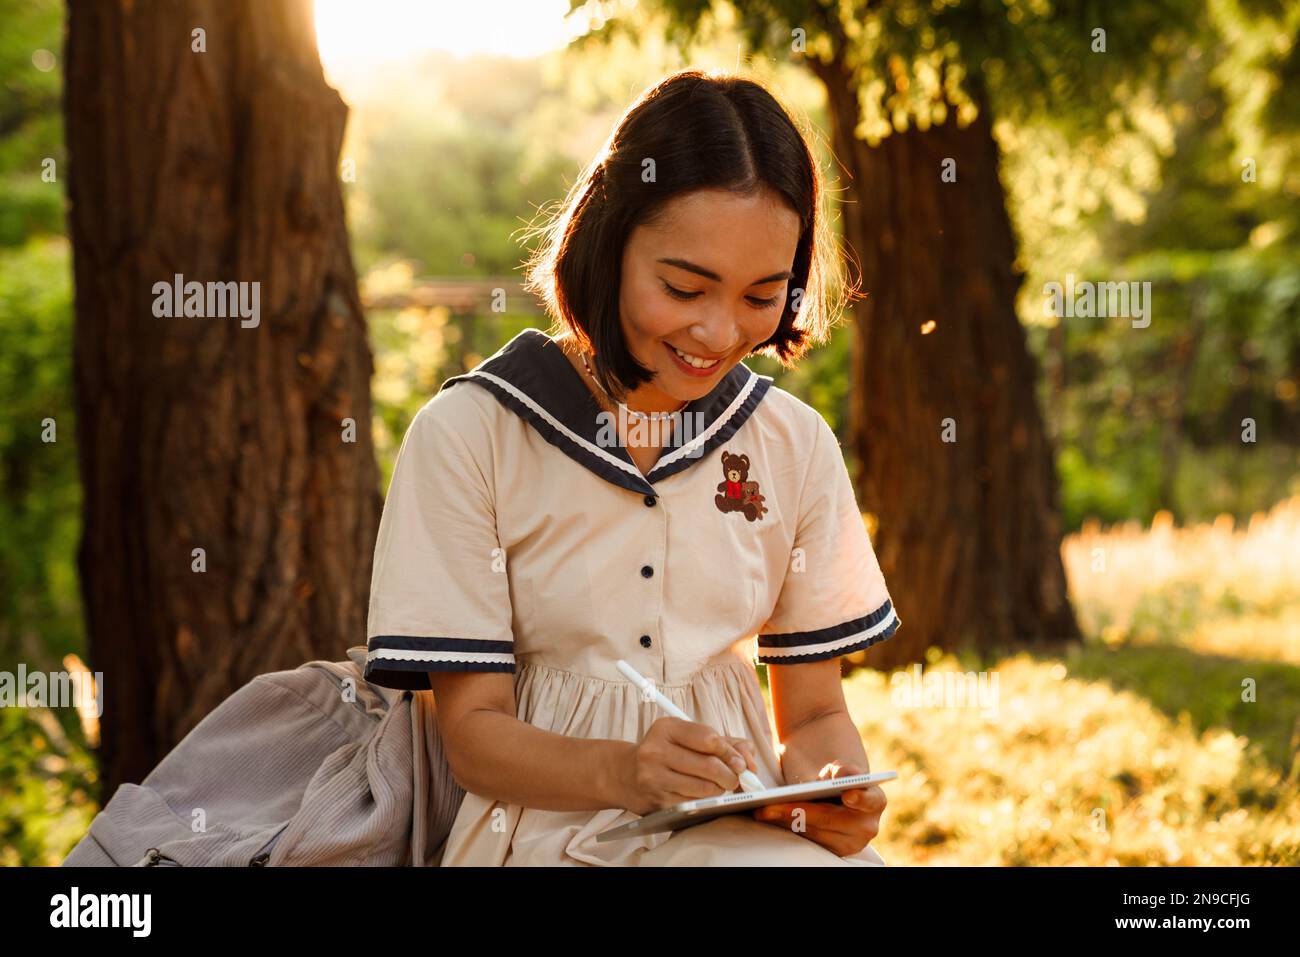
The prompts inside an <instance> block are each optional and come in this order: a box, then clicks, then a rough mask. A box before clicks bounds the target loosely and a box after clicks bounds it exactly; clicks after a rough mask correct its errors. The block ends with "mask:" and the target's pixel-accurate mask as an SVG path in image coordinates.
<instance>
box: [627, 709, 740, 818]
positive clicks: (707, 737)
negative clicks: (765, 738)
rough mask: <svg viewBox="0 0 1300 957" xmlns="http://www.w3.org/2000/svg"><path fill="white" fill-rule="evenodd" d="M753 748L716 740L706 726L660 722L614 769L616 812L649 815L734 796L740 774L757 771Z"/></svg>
mask: <svg viewBox="0 0 1300 957" xmlns="http://www.w3.org/2000/svg"><path fill="white" fill-rule="evenodd" d="M756 757H757V753H756V751H755V749H754V744H753V742H751V741H749V740H748V739H746V738H732V737H728V736H726V735H721V734H718V733H717V732H716V731H714V730H713V729H712V728H710V727H708V726H707V725H703V724H699V723H698V722H695V721H683V720H682V719H681V718H671V717H663V718H660V719H659V720H658V721H656V722H655V723H654V724H652V725H651V726H650V730H649V731H647V732H646V736H645V737H644V738H643V739H642V740H641V743H640V744H637V745H635V746H633V747H631V748H630V749H629V750H628V751H626V752H625V755H624V758H623V761H622V763H621V765H620V767H619V768H618V769H617V775H616V777H617V781H618V787H619V793H620V794H621V795H622V796H621V799H620V806H621V807H624V808H627V810H629V811H632V812H633V813H635V814H649V813H650V812H651V811H658V810H659V809H660V808H665V807H671V806H672V805H674V804H680V803H681V802H682V801H694V800H696V799H698V798H706V797H716V796H717V795H719V794H726V793H728V792H730V791H734V790H735V789H736V788H737V787H738V786H739V784H740V773H741V772H742V771H744V770H745V769H746V768H748V769H749V770H751V771H757V770H758V768H757V766H756V765H755V760H756Z"/></svg>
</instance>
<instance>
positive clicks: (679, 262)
mask: <svg viewBox="0 0 1300 957" xmlns="http://www.w3.org/2000/svg"><path fill="white" fill-rule="evenodd" d="M657 261H658V262H661V263H663V264H664V265H665V266H676V267H677V268H678V269H685V270H686V271H687V272H693V273H695V274H696V275H697V276H703V277H704V278H705V279H712V280H713V281H714V282H722V277H721V276H719V275H718V274H717V273H716V272H714V271H713V270H712V269H705V268H704V267H703V266H697V265H695V263H693V262H687V261H686V260H685V259H660V260H657ZM793 278H794V273H792V272H791V271H790V270H788V269H783V270H782V271H781V272H774V273H772V275H770V276H764V277H763V278H762V279H755V280H754V281H753V282H751V283H750V284H749V285H751V286H761V285H763V283H765V282H776V281H777V280H778V279H793Z"/></svg>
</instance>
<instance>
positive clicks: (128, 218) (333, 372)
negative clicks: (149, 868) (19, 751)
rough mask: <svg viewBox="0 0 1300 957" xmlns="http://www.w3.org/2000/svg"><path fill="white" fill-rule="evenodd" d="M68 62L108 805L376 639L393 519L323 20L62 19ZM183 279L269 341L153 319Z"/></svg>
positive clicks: (231, 2) (113, 12) (87, 568)
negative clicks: (131, 785)
mask: <svg viewBox="0 0 1300 957" xmlns="http://www.w3.org/2000/svg"><path fill="white" fill-rule="evenodd" d="M197 31H202V34H198V33H197ZM200 43H201V44H202V45H204V46H205V47H206V50H205V51H199V50H197V49H196V46H198V45H199V44H200ZM66 62H67V75H66V78H65V79H66V83H65V102H64V109H65V117H66V130H67V140H68V146H69V152H70V175H69V177H68V183H69V186H68V192H69V197H70V210H69V233H70V235H71V237H72V244H73V253H74V274H75V289H76V346H75V379H76V408H77V441H78V450H79V455H80V472H81V481H82V487H83V494H84V502H83V519H84V529H83V535H82V540H81V545H80V550H79V554H78V565H79V570H80V575H81V587H82V594H83V598H84V603H85V614H86V628H87V636H88V642H89V656H90V663H91V668H92V670H99V671H102V672H103V673H104V684H105V686H106V687H105V691H104V713H103V716H102V719H101V722H102V724H101V729H102V741H103V746H102V748H103V750H102V754H101V763H102V795H103V797H104V798H105V799H107V798H108V797H109V796H111V795H112V793H113V792H114V791H115V790H116V788H117V786H118V785H119V784H121V783H123V782H127V781H139V780H140V779H141V778H143V777H144V776H145V775H146V774H147V773H148V772H149V771H150V770H151V769H152V768H153V766H154V765H155V764H156V763H157V762H158V761H159V760H160V759H161V758H162V757H163V756H164V755H165V754H166V753H167V751H169V750H170V749H171V748H172V746H174V745H175V744H176V743H177V742H178V741H179V740H180V739H181V738H182V737H183V736H184V735H185V734H186V733H187V732H188V731H189V730H190V729H191V728H192V727H193V726H194V725H195V724H197V723H198V721H199V720H200V719H201V718H202V717H203V716H204V715H205V714H207V713H208V712H209V711H210V710H212V708H213V707H215V706H216V705H217V704H219V703H220V702H221V701H222V700H223V699H224V698H225V697H227V696H228V695H229V694H230V693H231V692H233V691H234V690H236V689H237V688H238V687H240V686H241V685H243V684H245V683H247V682H248V681H249V680H250V679H251V678H253V677H254V676H255V675H258V674H261V673H264V672H269V671H275V670H279V669H284V668H292V667H296V666H298V665H300V664H302V663H303V662H304V661H307V660H311V659H314V658H322V657H325V658H331V659H334V658H339V657H341V656H342V654H343V652H344V650H345V649H346V648H347V647H348V646H349V645H354V644H358V643H363V642H364V641H365V636H366V632H365V621H366V611H367V595H368V591H369V583H370V563H371V558H372V551H373V548H374V541H375V532H376V527H377V521H378V515H379V508H380V501H381V500H380V493H379V476H378V470H377V468H376V465H375V460H374V451H373V447H372V444H371V431H370V376H371V371H372V368H373V366H372V361H371V353H370V348H369V345H368V343H367V340H366V328H365V319H364V316H363V314H362V311H361V306H360V302H359V299H358V296H357V289H356V276H355V273H354V271H353V267H352V261H351V257H350V253H349V250H348V240H347V233H346V228H345V223H344V215H343V204H342V197H341V195H340V189H339V183H338V177H337V163H338V155H339V149H340V144H341V140H342V135H343V127H344V122H345V117H346V112H347V109H346V106H345V105H344V104H343V102H342V100H341V99H340V98H339V96H338V94H337V93H336V92H335V91H334V90H333V89H331V88H330V87H329V86H328V85H327V84H326V83H325V80H324V76H323V74H322V71H321V66H320V60H319V56H318V54H317V51H316V38H315V30H314V26H313V22H312V5H311V3H310V0H278V2H274V3H267V2H262V0H179V2H171V3H138V2H137V3H128V2H117V3H106V2H103V0H70V2H69V18H68V38H67V57H66ZM178 273H179V274H181V275H182V276H183V282H185V283H189V282H199V283H208V282H223V283H224V282H232V281H233V282H240V283H248V284H250V285H249V286H246V287H245V291H246V292H247V294H248V295H249V296H250V297H251V295H252V288H253V287H252V286H251V284H252V283H258V284H259V286H258V289H259V296H260V303H259V304H260V316H259V317H258V323H257V324H256V325H253V324H252V323H253V321H254V320H253V317H251V316H250V317H248V318H246V319H241V318H221V317H218V316H215V315H209V316H208V317H206V318H199V317H190V318H183V317H182V318H160V317H158V316H157V315H156V314H155V308H156V307H157V305H158V301H159V297H158V291H157V290H155V283H165V284H168V285H171V284H173V281H174V276H175V275H176V274H178ZM247 303H248V304H249V305H251V299H250V300H247ZM177 305H180V304H177ZM211 307H212V301H211V300H209V301H208V307H207V308H208V309H209V311H212V308H211ZM182 316H183V313H182ZM349 418H350V419H352V420H354V421H355V438H354V439H353V438H352V437H350V436H348V435H347V434H346V433H345V423H344V420H345V419H349ZM197 549H202V550H203V552H202V558H201V559H199V558H197V557H196V555H198V553H197V552H196V551H195V550H197ZM200 561H202V562H204V563H205V564H206V570H202V565H200Z"/></svg>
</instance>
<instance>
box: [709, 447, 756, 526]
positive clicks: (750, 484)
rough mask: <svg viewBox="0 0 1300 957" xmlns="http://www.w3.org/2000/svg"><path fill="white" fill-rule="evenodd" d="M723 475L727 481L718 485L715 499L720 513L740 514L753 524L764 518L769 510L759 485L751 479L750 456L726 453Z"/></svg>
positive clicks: (724, 454)
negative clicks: (764, 502)
mask: <svg viewBox="0 0 1300 957" xmlns="http://www.w3.org/2000/svg"><path fill="white" fill-rule="evenodd" d="M722 474H723V476H725V479H726V480H725V481H722V482H719V483H718V494H717V495H715V496H714V497H713V504H715V505H716V506H718V511H719V512H740V513H741V514H743V515H744V516H745V518H747V519H748V520H749V521H751V522H754V521H757V520H758V519H760V518H762V517H763V515H764V513H766V512H767V510H768V509H767V506H766V505H764V504H763V496H762V495H760V494H759V492H758V483H757V482H754V481H751V480H750V478H749V456H748V455H732V454H731V453H730V452H726V451H724V452H723V453H722Z"/></svg>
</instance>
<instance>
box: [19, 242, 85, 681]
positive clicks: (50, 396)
mask: <svg viewBox="0 0 1300 957" xmlns="http://www.w3.org/2000/svg"><path fill="white" fill-rule="evenodd" d="M71 278H72V277H71V256H70V250H69V247H68V243H67V242H66V241H65V240H63V239H34V240H31V241H30V242H29V243H28V244H27V245H26V246H23V247H22V248H21V249H14V250H0V325H2V326H3V327H4V330H5V348H4V349H3V350H0V390H3V391H2V393H0V605H3V607H4V608H5V609H6V614H5V615H4V616H3V617H0V661H6V662H7V661H12V660H15V659H18V658H21V660H24V661H27V662H28V663H29V667H37V666H38V663H40V666H42V667H43V666H44V665H45V664H48V663H49V662H57V661H58V660H59V658H61V657H62V655H64V654H66V653H67V652H69V651H76V652H78V653H81V652H82V651H83V647H82V645H83V637H82V625H81V607H80V593H79V590H78V585H77V578H76V568H75V556H76V548H77V539H78V535H79V533H80V527H81V523H80V507H81V490H80V485H79V483H78V480H77V452H76V419H75V417H74V414H73V402H72V301H71V296H72V282H71ZM47 419H52V420H53V423H54V424H53V428H54V429H55V437H56V441H54V442H46V441H44V440H43V433H44V432H45V430H46V428H47V426H46V420H47Z"/></svg>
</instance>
